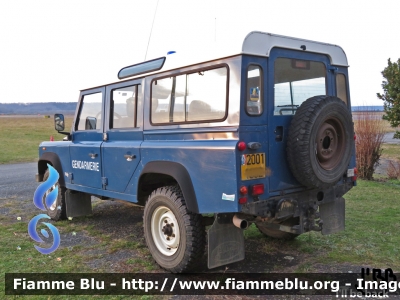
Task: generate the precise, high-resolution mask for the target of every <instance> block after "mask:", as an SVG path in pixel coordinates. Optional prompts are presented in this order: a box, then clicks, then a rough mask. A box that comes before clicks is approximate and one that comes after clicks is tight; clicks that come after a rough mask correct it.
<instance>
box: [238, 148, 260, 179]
mask: <svg viewBox="0 0 400 300" xmlns="http://www.w3.org/2000/svg"><path fill="white" fill-rule="evenodd" d="M265 160H266V158H265V153H255V154H243V155H242V165H241V171H242V180H251V179H257V178H264V177H265V175H266V172H265Z"/></svg>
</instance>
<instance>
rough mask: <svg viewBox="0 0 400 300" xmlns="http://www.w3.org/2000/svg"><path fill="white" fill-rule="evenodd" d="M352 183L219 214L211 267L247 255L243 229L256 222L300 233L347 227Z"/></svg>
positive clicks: (212, 235) (213, 229)
mask: <svg viewBox="0 0 400 300" xmlns="http://www.w3.org/2000/svg"><path fill="white" fill-rule="evenodd" d="M352 186H353V182H346V183H344V184H341V185H336V186H333V187H331V188H328V189H324V190H323V191H321V189H310V190H306V191H301V192H298V193H293V194H288V195H282V196H276V197H272V198H269V199H267V200H259V201H254V202H252V203H248V204H246V205H243V206H242V211H241V213H238V214H228V213H227V214H217V215H216V217H215V220H214V223H213V225H212V227H211V228H210V229H209V231H208V267H209V268H215V267H218V266H221V265H225V264H228V263H232V262H236V261H240V260H243V259H244V237H243V232H242V229H244V228H246V227H247V226H248V223H252V222H253V223H255V224H256V225H257V227H258V228H259V229H260V230H262V229H266V230H270V231H272V232H284V233H287V234H288V235H289V236H293V237H295V236H297V235H300V234H302V233H304V232H308V231H312V230H313V231H321V233H322V234H332V233H335V232H338V231H341V230H344V226H345V199H344V198H343V197H342V196H343V195H344V194H346V192H347V191H349V190H350V189H351V188H352Z"/></svg>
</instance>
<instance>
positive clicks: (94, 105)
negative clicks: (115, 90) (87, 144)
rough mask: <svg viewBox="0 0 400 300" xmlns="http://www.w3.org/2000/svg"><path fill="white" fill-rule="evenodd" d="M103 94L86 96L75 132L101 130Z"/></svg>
mask: <svg viewBox="0 0 400 300" xmlns="http://www.w3.org/2000/svg"><path fill="white" fill-rule="evenodd" d="M102 103H103V94H102V93H94V94H89V95H84V96H83V99H82V104H81V109H80V112H79V117H78V120H77V124H76V125H75V130H97V129H101V111H102V106H103V105H102Z"/></svg>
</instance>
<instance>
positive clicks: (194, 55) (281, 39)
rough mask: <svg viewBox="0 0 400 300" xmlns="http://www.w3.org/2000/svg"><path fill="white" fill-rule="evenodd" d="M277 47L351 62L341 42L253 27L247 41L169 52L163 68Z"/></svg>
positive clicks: (343, 63)
mask: <svg viewBox="0 0 400 300" xmlns="http://www.w3.org/2000/svg"><path fill="white" fill-rule="evenodd" d="M301 46H305V49H306V50H302V49H301ZM274 47H279V48H286V49H294V50H299V51H304V52H313V53H321V54H325V55H327V56H328V57H329V58H330V62H331V64H332V65H337V66H346V67H347V66H348V64H347V57H346V54H345V53H344V51H343V49H342V48H341V47H339V46H336V45H331V44H326V43H320V42H314V41H309V40H304V39H299V38H293V37H288V36H283V35H276V34H272V33H267V32H260V31H252V32H250V33H249V34H248V35H247V36H246V37H245V38H244V40H243V43H242V41H241V40H230V41H228V42H227V41H226V40H224V41H223V42H220V43H219V42H216V43H210V44H207V45H204V44H202V45H193V44H191V45H187V46H186V47H184V48H180V49H179V48H178V49H174V50H176V53H174V54H171V55H167V57H166V60H165V64H164V66H163V68H162V69H161V70H160V71H167V70H172V69H175V68H180V67H184V66H189V65H194V64H197V63H201V62H207V61H212V60H218V59H221V58H225V57H230V56H235V55H240V54H250V55H257V56H264V57H268V56H269V54H270V52H271V50H272V48H274ZM164 55H165V54H164ZM164 55H160V56H164Z"/></svg>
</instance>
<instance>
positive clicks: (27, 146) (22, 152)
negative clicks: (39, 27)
mask: <svg viewBox="0 0 400 300" xmlns="http://www.w3.org/2000/svg"><path fill="white" fill-rule="evenodd" d="M71 121H72V119H71V118H69V119H67V126H66V128H70V126H71ZM53 128H54V126H53V120H52V119H51V118H50V119H45V118H39V117H28V118H25V117H21V118H1V117H0V129H1V130H0V142H1V143H2V146H3V149H4V147H5V149H6V151H2V152H0V163H11V162H27V161H34V160H35V159H37V149H38V145H39V143H40V142H41V141H42V140H49V138H50V135H53V136H54V139H55V140H61V139H62V138H63V137H64V136H63V135H58V134H57V133H56V131H55V130H54V129H53ZM383 157H385V158H388V159H399V158H400V146H398V145H384V152H383ZM345 198H346V230H345V231H343V232H340V233H338V234H334V235H328V236H323V235H321V234H320V233H317V232H310V233H306V234H303V235H301V236H299V237H298V238H296V239H295V240H293V241H282V240H274V239H271V238H267V237H265V236H264V235H262V234H261V233H260V232H259V231H258V230H257V228H255V226H254V225H252V226H251V227H250V228H249V229H248V230H246V231H245V238H246V260H245V261H243V262H240V263H236V264H233V265H231V266H229V268H231V269H232V270H239V271H241V272H270V271H279V272H347V271H350V270H360V268H361V267H372V268H382V269H385V268H392V269H393V270H394V271H396V272H400V261H399V259H398V258H399V257H400V253H399V252H400V246H399V245H400V181H399V180H387V179H385V178H384V177H381V178H380V180H379V181H363V180H358V185H357V187H355V188H353V189H352V190H351V191H350V192H349V193H348V194H347V195H345ZM22 203H25V204H24V205H25V206H23V205H22ZM29 205H30V206H29ZM93 206H94V208H93V215H92V216H88V217H83V218H74V219H73V220H72V221H68V220H67V221H61V222H57V223H54V225H56V227H57V228H58V230H59V232H60V234H61V240H62V243H64V244H62V245H61V247H60V248H59V249H58V250H57V251H56V252H54V253H52V254H50V255H42V254H40V253H39V252H37V251H36V250H35V249H34V247H33V244H34V242H33V241H32V240H31V239H30V237H29V235H28V233H27V223H28V222H29V220H30V219H31V218H32V217H33V216H34V215H36V214H37V213H38V210H37V209H36V208H35V207H33V205H32V199H26V200H19V199H13V198H10V199H0V226H1V228H2V234H1V235H0V257H1V260H0V266H1V270H2V272H1V273H0V295H4V276H5V273H10V272H29V273H30V272H47V271H52V272H60V273H70V272H111V273H112V272H162V270H160V269H159V267H158V266H157V265H156V264H155V263H154V261H153V260H152V258H151V256H150V253H149V251H148V250H147V247H146V245H145V242H144V239H143V230H142V213H143V211H142V209H141V208H138V207H136V206H133V205H131V204H126V203H119V202H118V201H115V202H111V201H100V200H98V201H95V202H94V203H93ZM17 216H19V217H21V220H17ZM287 258H289V260H288V259H287ZM200 271H207V270H206V267H204V268H203V269H201V270H200ZM217 271H220V272H221V270H218V269H217ZM30 298H31V297H30ZM32 298H33V299H56V298H57V299H58V298H59V297H52V296H50V297H49V296H37V297H32ZM60 298H61V299H70V298H74V299H90V298H92V297H90V296H87V297H85V296H78V297H70V296H68V297H67V296H66V297H60ZM122 298H130V297H129V296H127V297H124V296H114V297H97V299H122ZM142 298H143V299H148V297H146V296H143V297H142ZM164 298H165V297H164Z"/></svg>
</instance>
